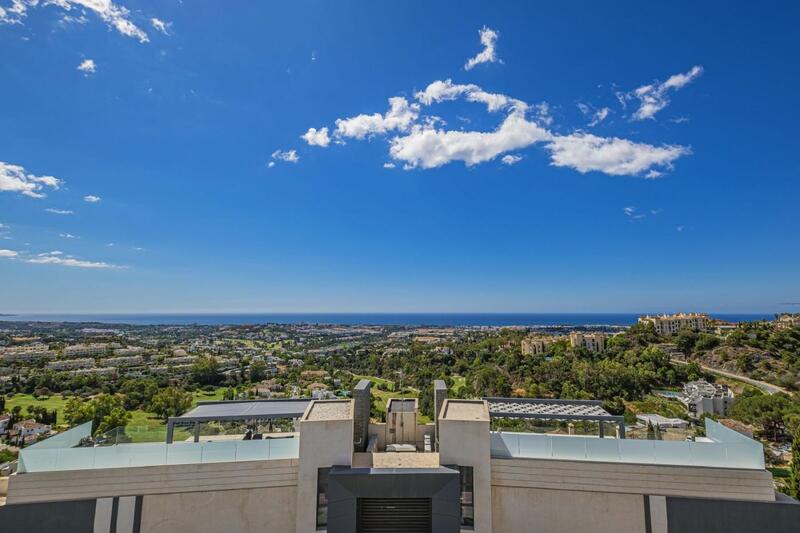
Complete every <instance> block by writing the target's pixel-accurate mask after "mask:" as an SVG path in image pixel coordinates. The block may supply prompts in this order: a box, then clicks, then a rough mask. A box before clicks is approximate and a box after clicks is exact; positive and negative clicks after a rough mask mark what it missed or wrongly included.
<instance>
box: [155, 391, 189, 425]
mask: <svg viewBox="0 0 800 533" xmlns="http://www.w3.org/2000/svg"><path fill="white" fill-rule="evenodd" d="M191 406H192V395H191V394H190V393H188V392H186V391H184V390H183V389H179V388H178V387H167V388H165V389H161V390H160V391H158V392H157V393H156V394H155V395H153V399H152V401H151V402H150V411H151V412H153V413H155V414H156V415H158V416H160V417H161V418H163V419H165V420H166V419H167V418H169V417H171V416H180V415H182V414H183V413H185V412H186V411H187V410H188V409H189V408H190V407H191Z"/></svg>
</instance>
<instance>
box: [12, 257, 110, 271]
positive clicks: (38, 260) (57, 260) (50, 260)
mask: <svg viewBox="0 0 800 533" xmlns="http://www.w3.org/2000/svg"><path fill="white" fill-rule="evenodd" d="M26 262H28V263H34V264H40V265H61V266H66V267H73V268H121V267H119V266H117V265H112V264H110V263H106V262H104V261H85V260H82V259H76V258H74V257H61V256H60V255H52V254H45V255H39V256H36V257H30V258H28V259H26Z"/></svg>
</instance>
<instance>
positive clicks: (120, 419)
mask: <svg viewBox="0 0 800 533" xmlns="http://www.w3.org/2000/svg"><path fill="white" fill-rule="evenodd" d="M64 418H65V419H66V421H67V422H69V423H70V424H71V425H76V424H83V423H84V422H89V421H91V422H92V434H98V433H105V432H106V431H109V430H112V429H114V428H117V427H121V426H125V425H126V424H127V423H128V421H129V420H130V418H131V414H130V413H129V412H127V411H126V410H125V407H124V405H123V397H122V396H121V395H118V394H99V395H97V396H95V397H94V398H92V399H91V400H88V401H83V400H81V399H79V398H76V397H73V398H70V399H69V400H67V404H66V405H65V406H64Z"/></svg>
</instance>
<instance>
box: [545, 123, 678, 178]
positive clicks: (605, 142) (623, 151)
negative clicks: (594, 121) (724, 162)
mask: <svg viewBox="0 0 800 533" xmlns="http://www.w3.org/2000/svg"><path fill="white" fill-rule="evenodd" d="M546 148H547V149H548V150H549V151H550V156H551V164H552V165H554V166H557V167H570V168H574V169H575V170H577V171H578V172H580V173H582V174H584V173H586V172H591V171H600V172H604V173H605V174H610V175H612V176H624V175H628V176H634V175H638V174H641V173H642V172H646V171H648V170H651V169H652V167H654V166H658V167H663V168H671V167H672V163H673V161H675V160H676V159H678V158H679V157H681V156H684V155H687V154H689V153H691V150H690V149H689V148H687V147H685V146H677V145H662V146H653V145H650V144H644V143H635V142H633V141H629V140H627V139H620V138H618V137H598V136H596V135H592V134H591V133H583V132H576V133H573V134H571V135H563V136H559V135H556V136H554V137H553V138H552V141H551V142H550V143H549V144H548V145H547V147H546Z"/></svg>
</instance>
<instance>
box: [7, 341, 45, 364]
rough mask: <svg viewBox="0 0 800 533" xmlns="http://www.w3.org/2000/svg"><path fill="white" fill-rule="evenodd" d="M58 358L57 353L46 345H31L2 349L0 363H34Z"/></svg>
mask: <svg viewBox="0 0 800 533" xmlns="http://www.w3.org/2000/svg"><path fill="white" fill-rule="evenodd" d="M55 358H56V352H54V351H53V350H50V349H49V348H48V346H47V345H46V344H29V345H27V346H10V347H7V348H0V361H2V362H3V363H5V364H12V363H34V362H36V361H42V360H52V359H55Z"/></svg>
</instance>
